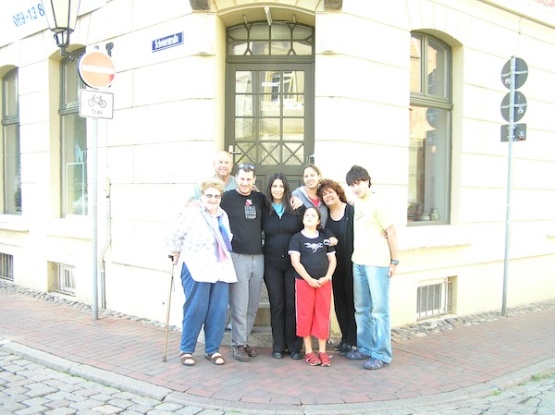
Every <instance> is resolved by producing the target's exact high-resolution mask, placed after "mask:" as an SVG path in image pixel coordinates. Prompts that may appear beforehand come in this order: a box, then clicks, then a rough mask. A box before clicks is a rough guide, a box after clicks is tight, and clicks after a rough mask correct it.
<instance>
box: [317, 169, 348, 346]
mask: <svg viewBox="0 0 555 415" xmlns="http://www.w3.org/2000/svg"><path fill="white" fill-rule="evenodd" d="M318 196H320V198H321V199H322V200H323V201H324V203H325V204H326V206H327V207H328V209H329V217H328V220H327V222H326V228H328V229H329V230H331V231H332V233H333V234H334V235H335V237H336V238H337V239H338V243H337V245H336V246H335V257H336V258H337V267H336V268H335V272H334V273H333V277H332V279H333V303H334V309H335V315H336V316H337V322H338V323H339V329H340V330H341V342H340V343H339V344H338V345H336V346H335V348H334V349H335V350H337V351H339V354H340V355H341V356H345V354H346V353H347V352H348V351H349V350H352V349H354V348H356V345H357V326H356V321H355V304H354V299H353V261H352V260H351V255H352V254H353V220H354V206H353V205H351V204H349V203H348V202H347V197H346V196H345V192H344V191H343V188H342V187H341V185H340V184H339V183H337V182H335V181H333V180H327V179H325V180H321V181H320V184H319V187H318Z"/></svg>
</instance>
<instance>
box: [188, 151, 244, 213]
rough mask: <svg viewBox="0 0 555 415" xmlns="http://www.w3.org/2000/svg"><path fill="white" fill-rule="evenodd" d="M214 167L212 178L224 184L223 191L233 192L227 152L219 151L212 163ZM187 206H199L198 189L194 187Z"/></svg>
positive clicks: (229, 160) (231, 163)
mask: <svg viewBox="0 0 555 415" xmlns="http://www.w3.org/2000/svg"><path fill="white" fill-rule="evenodd" d="M212 163H213V165H214V178H215V179H220V180H221V181H222V182H224V191H228V190H234V189H235V188H236V187H237V182H236V180H235V177H233V176H232V175H231V169H232V167H233V159H232V158H231V154H229V153H228V152H227V151H219V152H218V153H216V156H215V157H214V161H213V162H212ZM188 206H200V187H199V186H196V187H195V191H194V193H193V196H191V198H190V199H189V202H188Z"/></svg>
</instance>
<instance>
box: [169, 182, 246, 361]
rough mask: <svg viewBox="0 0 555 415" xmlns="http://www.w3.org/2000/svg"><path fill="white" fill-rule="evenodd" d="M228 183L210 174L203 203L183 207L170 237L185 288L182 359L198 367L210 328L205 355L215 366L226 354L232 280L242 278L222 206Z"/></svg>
mask: <svg viewBox="0 0 555 415" xmlns="http://www.w3.org/2000/svg"><path fill="white" fill-rule="evenodd" d="M223 190H224V185H223V182H222V181H221V180H219V179H210V180H206V181H204V182H202V183H201V184H200V192H201V196H200V207H188V208H185V209H184V210H183V212H182V213H181V214H180V215H179V218H178V219H177V223H176V224H175V225H174V227H173V231H172V232H171V233H170V235H168V237H167V239H166V242H167V246H168V249H169V251H170V256H172V257H173V263H174V264H176V265H179V264H182V265H181V282H182V285H183V290H184V292H185V304H184V305H183V329H182V333H181V344H180V355H179V357H180V360H181V363H182V364H183V365H185V366H193V365H194V364H195V359H194V357H193V353H194V352H195V348H196V344H197V339H198V336H199V334H200V330H201V329H202V328H203V327H204V334H205V355H204V356H205V358H206V359H208V360H209V361H210V362H212V363H214V364H215V365H218V366H220V365H223V364H224V363H225V359H224V357H223V356H222V354H221V353H220V352H219V349H220V345H221V343H222V340H223V336H224V330H225V321H226V312H227V303H228V292H229V284H230V283H234V282H236V281H237V276H236V274H235V268H234V267H233V262H232V260H231V256H230V254H229V251H230V250H231V238H232V235H231V232H230V230H229V220H228V216H227V214H226V213H225V211H224V210H223V209H222V208H221V207H220V201H221V197H222V193H223Z"/></svg>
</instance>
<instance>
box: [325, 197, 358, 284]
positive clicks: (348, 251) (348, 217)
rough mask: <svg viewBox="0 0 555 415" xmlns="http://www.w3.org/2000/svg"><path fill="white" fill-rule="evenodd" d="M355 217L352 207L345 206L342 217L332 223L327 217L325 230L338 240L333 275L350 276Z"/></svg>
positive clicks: (329, 217) (351, 271)
mask: <svg viewBox="0 0 555 415" xmlns="http://www.w3.org/2000/svg"><path fill="white" fill-rule="evenodd" d="M354 217H355V208H354V206H353V205H350V204H347V206H345V213H344V215H343V217H342V218H341V219H340V220H338V221H334V220H333V219H332V218H331V216H328V220H327V222H326V228H327V229H329V230H331V231H332V232H333V234H334V235H335V237H336V238H337V240H338V243H337V246H336V247H335V251H336V252H335V257H336V258H337V267H336V268H335V272H334V274H335V273H343V274H346V275H352V273H353V261H352V259H351V256H352V255H353V219H354Z"/></svg>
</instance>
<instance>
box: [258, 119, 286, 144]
mask: <svg viewBox="0 0 555 415" xmlns="http://www.w3.org/2000/svg"><path fill="white" fill-rule="evenodd" d="M280 121H281V120H280V118H261V119H260V120H259V127H258V128H259V132H258V136H259V139H260V141H268V140H272V141H277V140H279V139H280V136H281V128H280Z"/></svg>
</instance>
